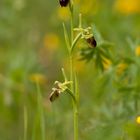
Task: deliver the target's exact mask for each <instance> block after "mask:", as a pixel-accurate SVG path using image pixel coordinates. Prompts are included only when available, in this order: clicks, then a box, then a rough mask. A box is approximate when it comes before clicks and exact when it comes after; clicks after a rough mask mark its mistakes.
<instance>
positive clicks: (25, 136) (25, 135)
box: [24, 107, 28, 140]
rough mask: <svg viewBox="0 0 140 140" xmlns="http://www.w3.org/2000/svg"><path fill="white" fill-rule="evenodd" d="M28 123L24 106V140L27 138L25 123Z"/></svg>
mask: <svg viewBox="0 0 140 140" xmlns="http://www.w3.org/2000/svg"><path fill="white" fill-rule="evenodd" d="M27 124H28V116H27V109H26V107H24V140H27V126H28V125H27Z"/></svg>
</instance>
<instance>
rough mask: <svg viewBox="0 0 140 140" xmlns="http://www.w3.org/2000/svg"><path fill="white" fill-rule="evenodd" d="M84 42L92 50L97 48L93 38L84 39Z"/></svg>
mask: <svg viewBox="0 0 140 140" xmlns="http://www.w3.org/2000/svg"><path fill="white" fill-rule="evenodd" d="M86 41H87V43H88V44H89V45H90V46H91V47H92V48H93V47H96V46H97V42H96V40H95V38H94V36H91V37H89V38H86Z"/></svg>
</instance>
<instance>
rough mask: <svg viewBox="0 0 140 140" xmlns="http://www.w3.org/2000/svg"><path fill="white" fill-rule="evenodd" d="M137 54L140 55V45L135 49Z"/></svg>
mask: <svg viewBox="0 0 140 140" xmlns="http://www.w3.org/2000/svg"><path fill="white" fill-rule="evenodd" d="M135 55H136V56H140V45H139V46H137V47H136V49H135Z"/></svg>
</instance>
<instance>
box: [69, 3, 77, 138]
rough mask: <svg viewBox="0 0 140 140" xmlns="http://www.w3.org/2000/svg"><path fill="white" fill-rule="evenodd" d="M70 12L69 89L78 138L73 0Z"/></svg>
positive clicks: (75, 131)
mask: <svg viewBox="0 0 140 140" xmlns="http://www.w3.org/2000/svg"><path fill="white" fill-rule="evenodd" d="M69 8H70V13H71V22H70V23H71V39H70V40H71V42H70V47H71V48H70V52H69V59H70V81H72V82H73V83H72V84H71V91H72V92H73V93H74V94H75V98H76V102H74V101H73V117H74V118H73V119H74V140H78V133H79V129H78V102H77V97H78V96H79V95H78V96H77V95H76V94H78V92H76V90H75V85H77V84H76V83H75V82H77V81H76V80H75V72H74V68H73V41H74V39H73V34H74V33H73V28H74V26H73V20H74V13H73V1H72V0H71V1H70V5H69Z"/></svg>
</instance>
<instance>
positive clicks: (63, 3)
mask: <svg viewBox="0 0 140 140" xmlns="http://www.w3.org/2000/svg"><path fill="white" fill-rule="evenodd" d="M69 1H70V0H59V3H60V5H61V6H62V7H66V6H67V5H68V3H69Z"/></svg>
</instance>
